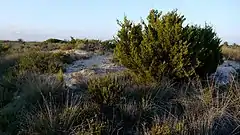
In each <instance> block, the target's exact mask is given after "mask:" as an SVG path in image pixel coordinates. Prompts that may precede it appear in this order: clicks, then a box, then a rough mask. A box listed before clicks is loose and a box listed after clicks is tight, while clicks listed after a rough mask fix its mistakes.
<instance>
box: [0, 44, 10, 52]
mask: <svg viewBox="0 0 240 135" xmlns="http://www.w3.org/2000/svg"><path fill="white" fill-rule="evenodd" d="M9 49H10V46H9V45H5V44H1V43H0V55H1V54H3V53H5V52H7V51H8V50H9Z"/></svg>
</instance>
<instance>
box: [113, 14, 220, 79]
mask: <svg viewBox="0 0 240 135" xmlns="http://www.w3.org/2000/svg"><path fill="white" fill-rule="evenodd" d="M185 20H186V19H185V17H184V16H183V15H179V14H178V13H177V11H176V10H174V11H171V12H168V13H166V14H162V12H159V11H158V10H151V11H150V13H149V15H148V17H147V21H148V23H145V22H144V21H142V23H138V24H135V23H133V22H132V21H130V20H128V19H127V17H126V16H125V17H124V20H123V22H120V21H118V24H119V25H120V27H121V29H120V30H119V31H118V34H117V38H116V42H117V44H116V48H115V56H116V57H117V58H118V60H119V62H120V63H121V64H123V65H124V66H126V67H127V68H129V69H131V70H132V71H133V72H134V73H136V74H137V75H140V76H142V77H144V78H145V79H147V80H160V79H161V77H162V76H164V75H167V76H168V77H170V78H173V79H186V78H191V77H194V76H196V75H198V76H200V77H205V76H206V74H207V73H212V72H214V71H215V70H216V67H217V65H218V64H220V63H221V62H222V60H221V59H222V54H221V51H220V47H219V44H220V39H219V38H218V37H217V35H216V33H215V32H214V31H213V29H212V27H211V26H208V25H207V24H206V25H205V27H200V26H197V25H194V26H190V25H187V26H184V25H183V23H184V21H185ZM209 63H211V64H209Z"/></svg>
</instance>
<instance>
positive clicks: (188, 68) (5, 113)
mask: <svg viewBox="0 0 240 135" xmlns="http://www.w3.org/2000/svg"><path fill="white" fill-rule="evenodd" d="M185 20H186V18H185V17H184V16H183V15H181V14H179V13H178V12H177V11H176V10H173V11H170V12H168V13H166V14H163V13H162V12H160V11H158V10H151V11H150V12H149V15H148V17H147V21H145V22H144V21H142V22H141V23H134V22H132V21H131V20H129V19H128V18H127V16H125V17H124V18H123V20H122V21H120V20H118V21H117V23H118V24H119V26H120V29H119V30H118V32H117V35H116V36H115V38H114V39H111V40H106V41H101V40H95V39H75V38H73V37H71V39H70V40H60V39H54V38H51V39H48V40H46V41H43V42H27V41H24V40H23V39H19V40H18V41H1V42H0V134H1V135H230V134H239V133H240V113H239V112H240V106H239V105H240V83H239V81H238V76H237V77H235V78H234V80H233V81H231V82H230V83H229V84H226V85H218V84H217V83H215V81H214V79H209V75H211V74H213V73H214V72H215V71H216V69H217V67H218V66H219V65H220V64H222V63H223V61H224V59H230V60H235V61H238V60H240V53H239V52H240V48H239V47H238V45H235V46H232V45H226V44H223V45H221V39H220V38H219V37H218V35H217V33H216V32H215V31H214V30H213V28H212V27H211V26H210V25H207V24H206V25H205V26H200V25H197V24H196V25H190V24H189V25H186V26H184V25H183V23H184V22H185ZM71 50H84V51H86V52H91V53H94V54H97V55H102V54H106V53H111V54H113V60H112V61H113V62H114V63H116V64H118V65H122V66H124V67H126V69H125V70H122V71H118V72H114V73H106V74H101V75H100V74H95V75H92V76H90V77H89V78H88V79H87V80H84V81H83V80H81V79H78V80H77V81H78V82H77V83H78V84H79V85H78V86H77V87H76V88H75V89H71V88H69V87H67V86H66V82H65V80H64V76H63V74H64V73H65V72H66V66H67V65H70V64H71V63H73V62H74V61H76V59H80V60H81V59H88V57H86V58H82V57H81V58H76V57H74V58H73V57H72V55H71V54H70V53H66V52H69V51H71ZM97 66H98V65H94V67H97ZM79 78H80V77H79Z"/></svg>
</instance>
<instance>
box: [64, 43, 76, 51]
mask: <svg viewBox="0 0 240 135" xmlns="http://www.w3.org/2000/svg"><path fill="white" fill-rule="evenodd" d="M74 48H75V45H74V44H64V45H61V47H60V49H61V50H72V49H74Z"/></svg>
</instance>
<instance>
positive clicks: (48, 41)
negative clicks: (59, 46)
mask: <svg viewBox="0 0 240 135" xmlns="http://www.w3.org/2000/svg"><path fill="white" fill-rule="evenodd" d="M44 43H67V41H64V40H60V39H55V38H50V39H47V40H46V41H44Z"/></svg>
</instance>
